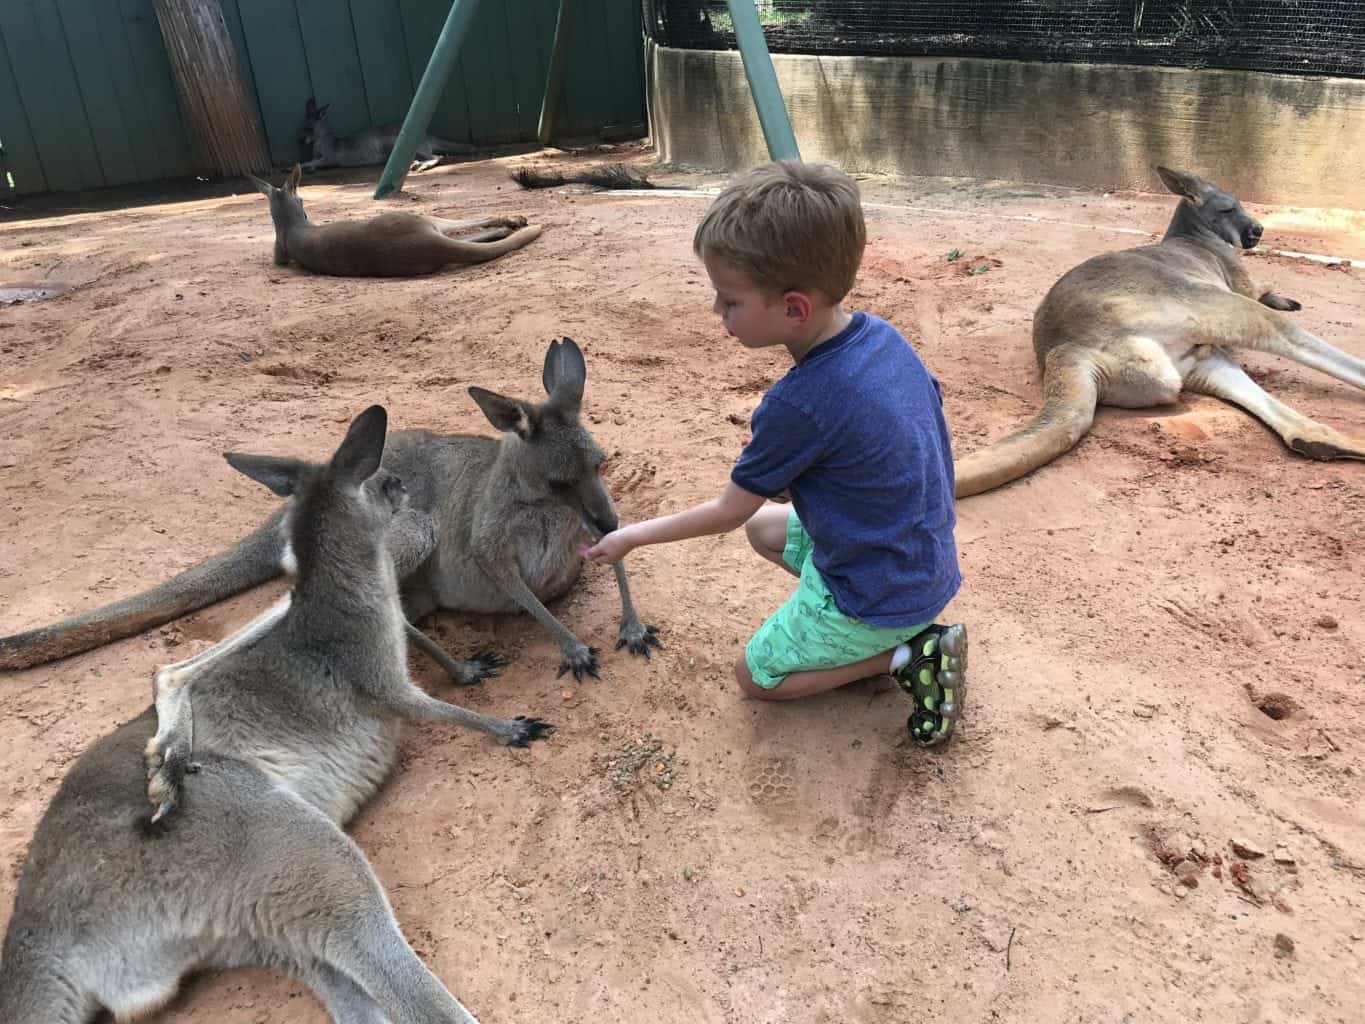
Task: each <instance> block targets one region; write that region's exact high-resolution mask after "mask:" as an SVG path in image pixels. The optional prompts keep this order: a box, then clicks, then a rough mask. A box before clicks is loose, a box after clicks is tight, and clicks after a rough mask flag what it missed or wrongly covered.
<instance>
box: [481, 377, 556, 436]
mask: <svg viewBox="0 0 1365 1024" xmlns="http://www.w3.org/2000/svg"><path fill="white" fill-rule="evenodd" d="M469 397H470V398H472V399H474V401H475V402H477V403H478V404H479V408H480V409H482V410H483V414H484V415H485V416H487V417H488V422H489V423H491V424H493V426H495V427H497V428H498V429H499V430H510V431H512V432H513V433H515V434H516V435H517V436H518V437H519V438H521V439H522V440H523V441H524V440H525V439H526V438H528V437H530V436H531V435H532V434H534V433H535V432H536V427H537V426H539V425H540V413H539V412H537V411H536V408H535V406H533V405H531V404H530V403H529V402H522V401H520V400H518V399H516V398H508V397H506V396H505V395H499V394H498V393H497V392H494V391H489V390H488V389H486V388H477V387H471V388H470V389H469Z"/></svg>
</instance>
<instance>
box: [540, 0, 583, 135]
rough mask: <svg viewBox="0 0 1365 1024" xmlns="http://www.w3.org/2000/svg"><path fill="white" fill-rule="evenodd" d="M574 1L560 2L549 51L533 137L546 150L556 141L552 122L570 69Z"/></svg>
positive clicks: (560, 0)
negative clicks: (542, 93) (552, 140)
mask: <svg viewBox="0 0 1365 1024" xmlns="http://www.w3.org/2000/svg"><path fill="white" fill-rule="evenodd" d="M573 20H574V0H559V17H558V19H557V20H556V21H555V41H554V46H553V47H552V48H551V50H550V70H549V72H548V73H547V74H546V76H545V97H544V99H542V100H541V103H540V126H539V129H538V130H537V132H536V137H537V138H538V139H539V140H540V144H541V145H542V146H548V145H549V144H550V140H551V139H553V138H554V137H555V122H556V121H558V120H559V109H560V106H561V105H562V104H563V101H564V77H565V72H566V71H568V68H569V40H570V39H572V38H573Z"/></svg>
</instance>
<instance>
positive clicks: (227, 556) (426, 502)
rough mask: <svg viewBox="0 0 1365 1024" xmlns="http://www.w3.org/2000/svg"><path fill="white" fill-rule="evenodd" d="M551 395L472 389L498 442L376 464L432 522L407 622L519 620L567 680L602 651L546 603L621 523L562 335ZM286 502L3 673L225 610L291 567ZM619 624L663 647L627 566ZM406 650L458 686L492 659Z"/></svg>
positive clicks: (404, 451)
mask: <svg viewBox="0 0 1365 1024" xmlns="http://www.w3.org/2000/svg"><path fill="white" fill-rule="evenodd" d="M541 379H542V383H543V384H544V387H545V391H546V393H547V395H548V400H547V401H545V402H543V403H540V404H534V403H531V402H526V401H522V400H520V399H515V398H507V397H504V396H502V395H499V394H495V393H494V392H491V391H486V390H484V389H483V388H470V389H469V392H470V394H471V395H472V396H473V398H474V400H475V401H476V402H477V403H478V405H479V407H480V408H481V409H482V410H483V412H484V415H486V416H487V417H488V419H489V421H490V422H491V423H492V424H493V425H494V426H495V427H497V428H498V429H499V430H501V431H504V433H503V435H502V436H501V437H500V438H491V437H481V436H477V435H472V434H435V433H431V432H429V431H425V430H410V431H401V432H399V433H395V434H394V435H393V436H391V437H390V438H389V443H388V447H387V448H386V449H385V453H384V465H385V467H386V468H387V469H389V470H391V471H392V472H395V473H397V474H398V475H399V476H401V477H402V478H403V479H404V480H405V481H406V482H407V486H408V490H409V492H410V495H411V501H412V505H413V507H414V508H416V509H418V510H420V511H422V512H426V513H429V514H430V515H431V516H432V517H433V518H434V519H435V521H436V548H435V550H434V551H433V552H431V554H430V556H429V557H427V558H425V559H424V560H423V561H422V562H421V563H420V564H419V565H417V566H416V567H415V568H413V569H412V570H411V571H410V572H404V573H403V574H402V592H403V604H404V607H405V609H406V611H407V615H408V618H409V620H410V621H412V622H421V621H422V619H423V618H425V617H426V616H427V615H429V614H430V613H431V612H433V611H435V610H436V609H438V608H444V609H449V610H452V611H469V612H509V611H526V612H529V613H530V614H531V615H532V616H534V617H535V619H536V621H537V622H539V623H540V624H541V625H543V626H544V627H545V628H546V629H548V630H549V631H550V633H551V634H552V635H553V636H554V638H555V639H556V640H557V641H558V642H559V647H560V650H561V652H562V653H563V662H562V664H561V665H560V667H559V674H560V675H563V674H564V673H565V672H567V671H571V672H573V674H574V678H575V679H581V678H582V676H583V675H584V674H585V673H586V674H588V675H591V676H594V677H596V676H597V674H598V665H597V653H598V652H597V650H596V649H595V648H592V647H589V646H588V645H587V644H585V643H583V641H581V640H579V639H578V637H576V636H575V635H574V634H573V633H572V632H570V631H569V630H568V629H567V628H565V627H564V626H563V625H561V624H560V622H559V621H558V620H557V619H556V618H555V617H554V616H553V615H552V614H551V613H550V611H549V610H548V609H547V608H546V607H545V605H544V603H543V602H545V601H549V600H552V599H553V598H555V597H558V596H559V595H561V594H563V593H564V592H565V591H567V590H568V589H569V587H570V586H571V585H572V584H573V582H574V581H575V580H576V579H577V577H578V573H579V570H580V568H581V566H582V559H581V557H580V555H579V541H580V538H581V537H582V534H583V531H584V530H586V531H587V532H588V533H589V534H590V535H592V536H594V537H596V536H600V535H602V534H604V533H608V532H610V531H611V530H614V529H615V528H616V526H617V519H616V510H615V508H614V507H613V505H612V501H611V497H610V495H608V494H607V490H606V488H605V487H604V486H603V484H602V479H601V476H600V475H599V472H598V471H599V469H600V468H601V465H602V462H603V455H602V451H601V449H599V448H598V446H597V444H596V442H595V441H594V440H593V438H592V435H591V434H589V433H588V431H587V429H586V428H585V427H584V426H583V425H582V424H581V423H580V422H579V415H578V414H579V407H580V405H581V404H582V400H583V387H584V384H585V382H586V380H587V366H586V364H585V362H584V359H583V353H582V351H581V350H580V349H579V347H578V345H576V344H575V343H574V341H573V340H572V339H571V338H565V339H564V340H563V341H552V342H551V343H550V347H549V349H548V351H547V352H546V354H545V364H544V368H543V370H542V375H541ZM289 508H290V506H288V505H286V507H285V508H284V509H283V510H281V511H279V512H276V513H275V515H273V516H272V517H271V518H270V519H268V520H267V521H266V522H265V523H264V524H263V525H262V526H260V527H259V528H258V529H257V530H256V531H255V532H254V533H252V534H250V535H249V536H247V537H246V538H244V539H243V540H241V541H240V542H239V543H237V544H236V545H235V546H234V547H232V548H230V549H229V550H228V551H225V552H223V553H221V554H218V555H214V556H213V557H211V558H209V559H207V560H205V561H203V562H201V563H199V564H198V565H195V566H192V567H191V568H189V569H186V570H185V571H184V572H182V573H180V574H179V575H177V576H175V577H173V578H171V579H170V580H167V581H166V582H165V583H162V584H160V585H158V586H156V587H153V588H152V589H151V590H148V591H145V592H144V593H141V594H138V595H136V596H134V597H129V598H125V599H124V600H122V601H117V602H115V603H113V604H110V605H106V606H104V607H102V608H97V609H95V610H94V611H90V612H86V613H84V614H82V615H77V616H74V617H72V618H69V619H65V620H63V621H62V622H58V623H56V624H55V625H52V626H45V627H42V628H39V629H34V630H30V631H28V632H25V633H18V634H15V635H12V636H6V637H0V669H8V670H15V669H23V668H29V667H31V666H33V665H39V664H42V663H44V662H48V661H52V660H54V659H57V658H64V657H66V656H68V655H71V654H76V653H78V652H80V651H86V650H90V649H91V648H92V647H98V646H100V645H102V644H106V643H109V642H111V641H113V640H117V639H119V638H121V637H125V636H131V635H132V634H134V633H138V632H141V631H142V630H144V629H148V628H150V627H152V626H156V625H160V624H161V623H163V622H169V621H170V620H171V619H174V618H177V617H178V616H181V615H184V614H186V613H187V612H191V611H193V610H195V609H196V608H202V607H204V606H205V605H209V604H212V603H214V602H216V601H221V600H222V599H223V598H225V597H229V596H231V595H232V594H237V593H241V592H242V591H244V590H248V589H250V588H252V587H255V586H258V585H260V584H261V583H264V582H266V581H267V580H269V579H272V578H274V577H275V576H277V575H279V574H280V573H281V572H282V571H289V569H290V567H291V566H292V565H293V563H294V561H295V558H294V554H293V552H292V551H291V550H290V548H289V544H288V542H287V535H286V533H285V532H284V530H283V529H282V524H283V523H284V522H285V519H286V513H288V512H289ZM614 568H615V572H616V582H617V587H618V589H619V590H620V593H621V628H620V632H619V634H618V638H617V643H616V647H617V649H618V650H619V649H620V648H622V647H626V648H628V649H629V650H630V652H631V653H632V654H638V655H643V656H645V657H646V658H647V657H649V651H650V648H651V647H660V646H662V645H661V644H660V642H659V638H658V635H657V631H656V630H655V628H654V627H653V626H646V625H644V624H642V623H641V622H640V619H639V617H638V616H637V615H636V612H635V607H634V604H633V603H632V601H631V597H630V588H629V585H628V584H627V580H626V572H625V568H624V566H623V565H622V564H621V563H619V562H618V563H617V564H616V566H615V567H614ZM408 635H409V638H410V639H411V641H412V642H413V644H414V645H415V646H417V647H418V648H420V649H421V650H422V651H424V652H426V653H427V654H428V655H430V656H431V657H432V658H433V659H434V660H435V661H437V663H439V664H440V665H441V667H442V668H444V669H445V671H446V672H447V673H448V674H449V675H450V677H451V679H452V680H453V681H454V682H455V683H457V684H465V683H474V682H478V681H479V680H480V679H483V678H485V677H487V676H489V675H491V674H493V673H494V672H495V670H496V666H497V664H498V661H497V659H495V658H493V657H491V656H487V655H484V656H481V657H478V658H475V659H472V660H470V661H454V660H453V659H451V658H450V656H449V655H447V654H446V653H445V652H444V651H443V650H441V648H440V647H439V646H437V645H436V643H435V642H434V641H432V640H431V639H430V638H428V637H426V636H425V635H423V634H422V633H421V632H420V631H419V630H417V629H416V628H413V627H409V631H408Z"/></svg>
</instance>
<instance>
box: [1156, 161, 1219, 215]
mask: <svg viewBox="0 0 1365 1024" xmlns="http://www.w3.org/2000/svg"><path fill="white" fill-rule="evenodd" d="M1156 173H1157V174H1159V175H1161V183H1162V184H1163V185H1165V186H1166V188H1167V189H1169V190H1170V191H1171V192H1173V193H1175V194H1176V195H1178V196H1180V197H1181V198H1183V199H1188V200H1189V201H1190V202H1192V203H1193V204H1194V205H1195V206H1199V205H1200V204H1201V203H1203V202H1204V200H1205V199H1207V198H1208V194H1209V190H1210V189H1211V188H1212V187H1213V186H1211V185H1210V184H1209V183H1208V182H1207V181H1205V180H1204V179H1203V178H1199V177H1196V176H1195V175H1193V174H1186V173H1185V172H1184V171H1173V170H1171V169H1170V168H1168V167H1158V168H1157V169H1156Z"/></svg>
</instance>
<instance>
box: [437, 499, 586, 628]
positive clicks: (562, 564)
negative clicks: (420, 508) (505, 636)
mask: <svg viewBox="0 0 1365 1024" xmlns="http://www.w3.org/2000/svg"><path fill="white" fill-rule="evenodd" d="M513 536H515V537H516V538H517V539H516V541H515V542H514V544H513V550H514V553H515V554H514V557H515V558H516V562H517V570H518V571H519V572H520V574H521V578H522V580H523V581H524V582H525V583H526V586H527V587H529V588H530V590H531V593H533V594H535V595H536V597H538V598H539V599H540V600H541V601H550V600H553V599H554V598H556V597H559V596H560V595H561V594H563V593H564V592H565V591H566V590H568V589H569V587H571V586H573V583H574V581H575V580H576V579H578V574H579V571H580V570H581V569H582V566H583V560H582V558H580V557H579V554H578V544H579V541H580V540H581V539H582V528H581V527H580V526H579V525H578V522H577V520H576V519H574V518H573V516H572V515H571V514H569V515H566V516H563V517H555V518H554V520H553V521H551V522H542V523H538V524H531V525H529V526H527V527H526V528H524V529H520V530H516V531H514V532H513ZM436 564H437V571H436V572H435V574H434V576H433V581H432V582H433V585H434V588H435V591H436V601H437V604H438V605H439V606H440V607H442V608H446V609H449V610H450V611H464V612H480V613H495V612H517V611H522V610H523V609H522V607H521V605H519V604H517V602H516V601H515V600H514V599H513V598H512V597H511V595H509V594H508V593H507V591H506V590H504V589H503V588H502V587H501V586H500V585H499V584H498V583H497V582H496V581H495V580H494V579H493V577H492V576H490V575H489V574H488V573H487V572H485V571H484V569H483V567H482V566H481V565H480V564H479V563H478V562H477V561H476V560H475V559H474V558H473V556H472V554H471V553H470V552H469V550H468V549H467V548H466V549H465V550H462V551H458V552H454V551H446V550H442V549H438V551H437V559H436Z"/></svg>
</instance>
